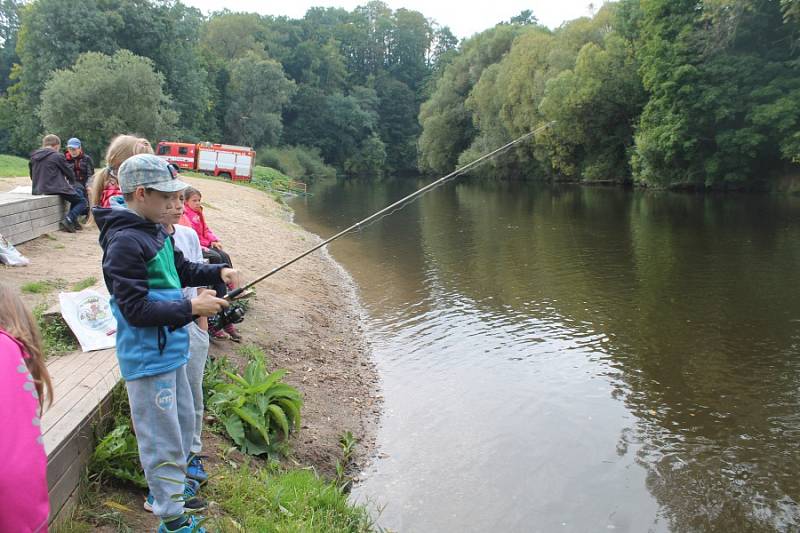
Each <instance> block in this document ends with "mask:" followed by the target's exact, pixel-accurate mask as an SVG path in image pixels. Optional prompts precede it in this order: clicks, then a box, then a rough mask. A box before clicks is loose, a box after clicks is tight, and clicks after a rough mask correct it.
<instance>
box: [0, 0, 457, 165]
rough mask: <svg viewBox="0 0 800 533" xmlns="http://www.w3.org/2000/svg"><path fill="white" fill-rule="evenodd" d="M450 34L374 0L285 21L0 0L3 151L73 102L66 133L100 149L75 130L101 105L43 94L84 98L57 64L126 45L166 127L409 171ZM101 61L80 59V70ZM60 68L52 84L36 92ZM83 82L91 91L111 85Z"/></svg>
mask: <svg viewBox="0 0 800 533" xmlns="http://www.w3.org/2000/svg"><path fill="white" fill-rule="evenodd" d="M456 45H457V40H456V39H455V38H454V37H453V36H452V33H450V31H449V30H448V29H447V28H446V27H444V28H443V27H439V26H438V25H436V24H435V23H434V22H433V21H430V20H428V19H427V18H425V16H424V15H422V14H421V13H419V12H416V11H411V10H407V9H397V10H392V9H390V8H389V7H388V6H387V5H386V4H384V3H382V2H379V1H371V2H368V3H366V4H365V5H362V6H360V7H357V8H356V9H354V10H352V11H348V10H344V9H338V8H312V9H309V11H308V12H307V13H306V15H305V16H304V17H303V18H300V19H290V18H287V17H271V16H262V15H258V14H255V13H236V12H231V11H228V10H224V11H221V12H218V13H214V14H212V15H211V16H209V17H205V16H203V15H202V13H200V11H198V10H197V9H195V8H192V7H189V6H186V5H185V4H183V3H181V2H180V1H174V0H75V2H70V3H63V2H58V1H56V0H33V1H31V2H29V3H26V4H22V3H21V2H20V1H19V0H0V126H1V127H0V151H10V152H14V153H17V154H20V155H24V154H26V153H28V152H29V151H30V150H31V149H32V148H33V147H35V146H36V145H37V144H38V142H39V139H38V137H39V136H40V135H41V134H42V133H44V131H45V129H50V128H51V127H52V126H54V125H58V126H59V128H61V127H62V125H63V124H64V121H65V120H66V116H68V115H70V111H69V110H70V109H73V111H72V113H73V118H72V120H71V121H70V122H69V125H68V127H67V130H68V135H69V136H73V135H74V136H78V137H81V138H86V139H92V143H91V145H89V144H87V148H88V149H89V150H90V151H91V152H93V153H95V154H96V155H97V154H99V153H100V152H102V150H103V148H104V146H105V143H107V142H108V140H109V139H108V138H104V137H103V135H105V134H106V132H107V129H99V130H97V129H94V130H89V129H85V130H84V129H80V128H84V127H85V128H89V127H92V128H94V126H93V124H95V123H96V121H97V117H98V115H101V114H102V113H104V112H106V111H107V108H105V107H100V106H88V107H90V108H91V109H88V110H87V111H88V113H89V114H88V116H87V117H86V118H77V117H74V113H75V111H74V109H75V108H74V107H72V106H71V105H69V104H68V101H67V100H62V101H61V102H60V104H61V107H63V108H64V110H63V111H57V110H56V109H55V107H56V106H55V102H54V101H53V98H54V97H56V96H57V97H59V98H65V99H67V98H71V97H73V96H74V97H75V98H83V97H84V96H85V93H87V91H89V90H90V89H89V88H88V87H86V88H82V87H79V86H78V84H77V83H73V81H74V80H73V79H71V78H70V77H69V76H70V75H68V74H61V71H66V72H72V73H74V72H75V71H76V70H75V69H76V68H77V67H78V66H79V65H78V62H79V61H81V58H82V57H84V55H85V54H87V53H97V54H102V55H103V56H104V57H106V58H112V57H117V56H116V55H115V54H117V53H118V52H120V51H123V50H124V51H129V52H130V53H132V54H133V55H135V56H138V57H141V58H147V59H148V60H149V61H150V65H151V68H152V69H153V70H154V71H155V72H156V73H157V74H158V75H160V76H162V79H163V85H162V91H163V93H164V95H165V97H166V98H168V101H169V102H170V104H169V107H170V109H171V111H172V115H171V118H170V120H169V121H168V123H165V125H168V126H169V128H163V129H164V131H166V130H167V129H168V130H169V131H170V132H171V135H172V136H173V137H174V138H175V139H176V140H187V141H199V140H211V141H219V142H226V143H240V144H248V145H253V146H255V147H256V148H259V149H260V148H273V147H274V148H279V149H282V148H283V147H286V149H287V150H288V151H287V153H290V152H292V150H294V148H293V147H301V146H302V147H306V148H309V149H310V151H309V152H308V154H315V153H316V151H318V152H319V153H320V154H322V156H323V157H324V158H325V162H326V163H329V164H333V165H335V166H336V168H337V170H338V171H339V172H341V173H344V174H346V175H351V174H365V175H373V176H377V175H380V174H382V173H384V172H389V173H397V172H411V171H415V170H416V168H417V161H416V155H417V153H416V139H417V136H418V135H419V126H418V123H417V120H416V117H417V114H418V112H419V105H420V103H421V102H422V101H423V99H424V98H425V94H426V93H425V91H426V89H427V87H429V81H430V79H431V78H432V77H433V76H434V75H435V74H434V73H436V72H440V71H441V67H442V65H443V63H444V61H445V60H446V58H448V57H451V56H452V53H453V49H454V48H455V47H456ZM91 57H92V58H94V59H92V62H94V63H97V62H98V61H99V60H98V59H97V56H91ZM15 64H16V66H13V65H15ZM108 66H109V65H106V66H105V67H102V68H101V67H99V66H97V65H94V64H93V65H92V69H88V70H87V64H81V65H80V68H79V69H78V72H86V73H88V72H91V73H92V74H94V73H96V72H98V71H99V70H103V68H106V67H108ZM56 76H57V77H59V78H61V79H60V81H59V82H58V83H57V84H55V87H56V88H57V89H58V91H56V89H51V90H50V91H49V92H48V99H47V102H45V100H44V96H45V93H44V91H45V88H46V87H49V85H48V84H49V80H50V79H51V78H53V77H56ZM115 76H118V74H115ZM65 79H66V80H68V81H69V83H67V82H65V81H64V80H65ZM83 82H84V83H85V84H86V85H87V86H88V85H93V84H96V85H97V86H98V89H97V90H98V91H100V90H105V88H106V87H107V86H108V84H107V83H106V82H105V81H102V80H99V81H98V80H95V79H94V78H85V79H84V80H83ZM67 89H69V90H70V91H74V95H73V94H70V93H68V92H67ZM149 96H150V95H148V98H149ZM137 102H139V101H138V100H137ZM120 108H122V109H130V108H129V106H127V105H126V104H124V103H121V104H120ZM81 112H83V108H82V109H81ZM149 112H151V108H149V107H148V108H147V110H144V111H142V113H134V116H135V117H139V116H140V115H142V114H144V115H146V114H148V113H149ZM62 115H63V116H62ZM44 117H47V120H48V121H49V122H43V119H44ZM115 117H116V115H115ZM165 117H166V115H165ZM114 121H117V122H118V120H117V118H115V119H114ZM114 121H107V122H108V123H112V122H114ZM129 122H132V123H136V122H137V120H133V119H132V120H130V121H129ZM59 131H62V130H61V129H59ZM64 131H66V130H64ZM145 131H147V132H148V133H147V134H148V135H149V134H150V133H149V132H150V131H152V128H148V129H147V130H143V131H141V132H140V133H142V134H144V133H145ZM98 132H102V133H98ZM153 140H158V139H153ZM310 157H312V159H313V157H316V156H310Z"/></svg>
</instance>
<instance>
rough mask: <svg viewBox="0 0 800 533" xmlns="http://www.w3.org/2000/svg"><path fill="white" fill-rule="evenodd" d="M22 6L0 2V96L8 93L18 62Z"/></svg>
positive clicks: (15, 0) (9, 0)
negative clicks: (18, 38) (18, 39)
mask: <svg viewBox="0 0 800 533" xmlns="http://www.w3.org/2000/svg"><path fill="white" fill-rule="evenodd" d="M21 6H22V4H21V3H20V2H19V1H18V0H0V95H1V94H3V93H5V92H6V89H7V88H8V85H9V81H10V80H9V76H10V75H11V66H12V65H13V64H14V63H15V62H16V61H18V58H17V34H18V33H19V10H20V7H21Z"/></svg>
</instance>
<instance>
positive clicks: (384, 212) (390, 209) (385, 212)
mask: <svg viewBox="0 0 800 533" xmlns="http://www.w3.org/2000/svg"><path fill="white" fill-rule="evenodd" d="M553 124H555V121H552V122H548V123H547V124H544V125H542V126H539V127H538V128H536V129H535V130H533V131H529V132H528V133H526V134H525V135H522V136H520V137H517V138H516V139H514V140H513V141H511V142H509V143H506V144H504V145H503V146H501V147H500V148H496V149H494V150H492V151H491V152H489V153H487V154H484V155H482V156H480V157H479V158H477V159H475V160H473V161H471V162H469V163H467V164H466V165H464V166H462V167H460V168H457V169H456V170H454V171H453V172H451V173H450V174H447V175H446V176H442V177H441V178H439V179H437V180H435V181H433V182H431V183H429V184H428V185H426V186H424V187H422V188H421V189H418V190H416V191H414V192H412V193H411V194H409V195H408V196H404V197H403V198H401V199H399V200H397V201H396V202H394V203H393V204H390V205H388V206H386V207H384V208H383V209H381V210H380V211H377V212H375V213H373V214H371V215H370V216H368V217H367V218H365V219H362V220H359V221H358V222H356V223H355V224H353V225H352V226H349V227H347V228H345V229H343V230H342V231H340V232H339V233H337V234H336V235H333V236H332V237H328V238H327V239H325V240H324V241H322V242H320V243H319V244H317V245H315V246H312V247H311V248H309V249H308V250H306V251H305V252H303V253H301V254H300V255H298V256H296V257H294V258H293V259H290V260H289V261H286V262H285V263H283V264H282V265H279V266H277V267H275V268H273V269H272V270H270V271H269V272H267V273H266V274H264V275H262V276H260V277H258V278H256V279H254V280H253V281H251V282H250V283H247V284H246V285H244V286H242V287H240V288H238V289H234V290H232V291H230V292H229V293H228V294H226V295H225V298H227V299H229V300H232V299H234V298H236V297H237V296H239V295H241V294H242V293H243V292H244V291H246V290H247V289H249V288H250V287H252V286H254V285H256V284H258V283H261V282H262V281H264V280H265V279H267V278H268V277H270V276H272V275H273V274H277V273H278V272H280V271H281V270H283V269H284V268H286V267H288V266H289V265H291V264H293V263H296V262H297V261H299V260H301V259H302V258H304V257H305V256H307V255H309V254H311V253H313V252H315V251H317V250H319V249H320V248H322V247H323V246H326V245H327V244H330V243H331V242H333V241H335V240H336V239H338V238H339V237H343V236H344V235H347V234H348V233H350V232H351V231H354V230H357V229H358V230H361V229H365V228H367V227H369V226H371V225H372V224H374V223H375V222H377V221H379V220H381V219H383V218H385V217H387V216H389V215H391V214H393V213H395V212H397V211H399V210H400V209H402V208H404V207H405V206H406V205H408V204H410V203H411V202H413V201H414V200H416V199H417V198H419V197H420V196H422V195H423V194H425V193H428V192H430V191H432V190H434V189H436V188H437V187H440V186H442V185H444V184H445V183H447V182H448V181H450V180H452V179H455V178H456V177H458V176H460V175H461V174H464V173H465V172H467V171H469V170H472V169H474V168H476V167H477V166H479V165H480V164H482V163H485V162H486V161H488V160H489V159H491V158H493V157H495V156H496V155H499V154H501V153H503V152H505V151H506V150H508V149H509V148H511V147H512V146H514V145H515V144H519V143H521V142H522V141H524V140H525V139H528V138H530V137H533V136H534V135H536V134H537V133H539V132H541V131H544V130H546V129H547V128H549V127H550V126H552V125H553Z"/></svg>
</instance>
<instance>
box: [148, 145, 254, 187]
mask: <svg viewBox="0 0 800 533" xmlns="http://www.w3.org/2000/svg"><path fill="white" fill-rule="evenodd" d="M156 155H158V156H159V157H161V158H163V159H166V160H167V161H168V162H169V163H172V164H174V165H176V166H177V167H178V168H182V169H185V170H196V171H197V172H202V173H203V174H209V175H213V176H224V177H227V178H228V179H231V180H234V181H237V180H243V181H250V180H251V179H252V177H253V165H254V164H255V160H256V153H255V151H254V150H253V149H252V148H249V147H247V146H233V145H230V144H212V143H198V144H192V143H181V142H170V141H161V142H160V143H158V146H157V147H156Z"/></svg>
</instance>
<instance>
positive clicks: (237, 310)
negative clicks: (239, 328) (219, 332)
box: [208, 302, 247, 329]
mask: <svg viewBox="0 0 800 533" xmlns="http://www.w3.org/2000/svg"><path fill="white" fill-rule="evenodd" d="M246 313H247V311H246V309H245V308H244V307H243V306H242V305H237V302H233V303H232V304H231V306H230V307H227V308H225V309H223V310H222V311H220V312H219V313H217V314H216V315H214V316H212V317H211V318H209V319H208V323H209V324H210V325H211V326H213V327H214V328H216V329H223V328H224V327H225V326H227V325H230V324H239V323H240V322H242V321H243V320H244V316H245V314H246Z"/></svg>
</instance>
